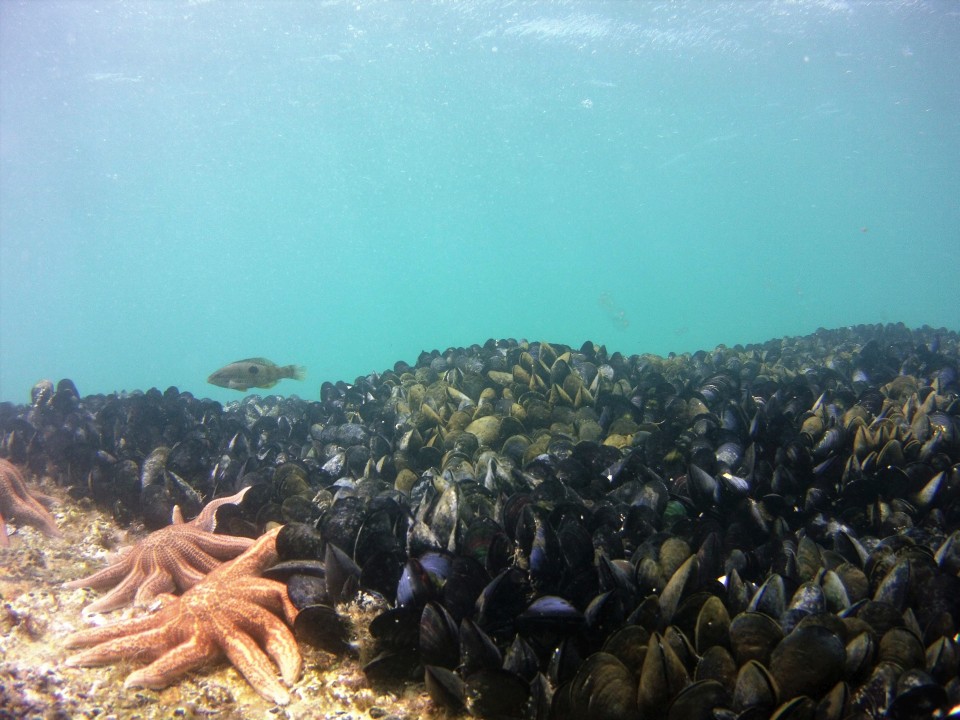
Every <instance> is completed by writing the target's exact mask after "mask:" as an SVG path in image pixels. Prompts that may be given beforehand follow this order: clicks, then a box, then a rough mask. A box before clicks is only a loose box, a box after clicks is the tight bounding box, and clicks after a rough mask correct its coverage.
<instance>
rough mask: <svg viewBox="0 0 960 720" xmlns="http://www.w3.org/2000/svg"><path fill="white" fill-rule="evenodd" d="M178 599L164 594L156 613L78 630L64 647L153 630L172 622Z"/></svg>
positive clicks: (69, 637)
mask: <svg viewBox="0 0 960 720" xmlns="http://www.w3.org/2000/svg"><path fill="white" fill-rule="evenodd" d="M178 600H179V598H176V597H174V596H172V595H164V596H162V603H163V605H162V607H161V608H160V610H158V611H157V612H155V613H151V614H149V615H141V616H139V617H135V618H130V619H128V620H120V621H119V622H115V623H110V624H109V625H103V626H101V627H94V628H87V629H86V630H78V631H77V632H75V633H72V634H70V635H68V636H67V637H66V639H65V640H64V647H68V648H71V649H72V648H81V647H91V646H92V645H97V644H99V643H103V642H106V641H108V640H114V639H115V638H122V637H124V636H127V635H137V634H139V633H142V632H146V631H148V630H153V629H154V628H159V627H161V626H163V625H165V624H166V623H168V622H170V621H171V620H172V619H173V618H174V617H175V616H176V614H177V612H178V611H179V608H178V607H177V602H178ZM167 603H169V604H167Z"/></svg>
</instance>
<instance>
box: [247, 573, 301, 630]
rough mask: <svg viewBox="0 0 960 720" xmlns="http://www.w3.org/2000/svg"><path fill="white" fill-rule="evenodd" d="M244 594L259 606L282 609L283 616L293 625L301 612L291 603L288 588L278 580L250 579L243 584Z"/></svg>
mask: <svg viewBox="0 0 960 720" xmlns="http://www.w3.org/2000/svg"><path fill="white" fill-rule="evenodd" d="M243 594H244V597H245V598H246V599H247V600H249V601H250V602H253V603H256V604H257V605H261V606H263V607H268V608H280V609H281V610H282V611H283V616H284V617H285V618H286V619H287V622H288V623H290V624H291V625H293V621H294V620H296V619H297V613H299V612H300V611H299V610H297V607H296V605H294V604H293V603H292V602H291V601H290V596H289V595H287V586H286V585H284V584H283V583H281V582H277V581H276V580H268V579H267V578H250V579H249V580H248V581H247V582H245V583H244V584H243Z"/></svg>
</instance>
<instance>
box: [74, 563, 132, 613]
mask: <svg viewBox="0 0 960 720" xmlns="http://www.w3.org/2000/svg"><path fill="white" fill-rule="evenodd" d="M143 577H144V570H143V568H142V567H141V565H140V563H139V562H138V563H136V564H135V565H134V567H133V568H131V569H130V571H129V574H128V575H127V576H126V577H125V578H124V579H123V580H122V581H121V582H120V584H119V585H117V586H116V587H115V588H113V590H111V591H110V592H108V593H107V594H106V595H104V596H103V597H101V598H100V599H98V600H95V601H93V602H92V603H90V604H89V605H87V606H86V607H85V608H84V609H83V613H84V614H89V613H95V612H110V611H111V610H116V609H117V608H119V607H123V606H124V605H126V604H127V603H129V602H130V601H131V600H133V599H134V598H135V597H136V596H137V589H138V588H139V587H140V583H141V582H142V581H143Z"/></svg>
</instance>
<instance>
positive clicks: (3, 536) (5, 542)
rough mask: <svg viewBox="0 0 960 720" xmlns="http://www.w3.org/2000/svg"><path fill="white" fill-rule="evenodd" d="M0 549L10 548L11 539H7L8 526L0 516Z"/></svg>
mask: <svg viewBox="0 0 960 720" xmlns="http://www.w3.org/2000/svg"><path fill="white" fill-rule="evenodd" d="M0 547H10V538H8V537H7V524H6V523H5V522H4V521H3V515H0Z"/></svg>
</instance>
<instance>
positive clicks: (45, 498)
mask: <svg viewBox="0 0 960 720" xmlns="http://www.w3.org/2000/svg"><path fill="white" fill-rule="evenodd" d="M28 492H29V493H30V496H31V497H32V498H33V499H34V500H37V501H38V502H40V503H41V504H42V505H44V506H45V507H48V508H51V507H55V506H57V505H59V504H60V501H59V500H57V498H55V497H53V495H45V494H44V493H42V492H38V491H36V490H29V491H28Z"/></svg>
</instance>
